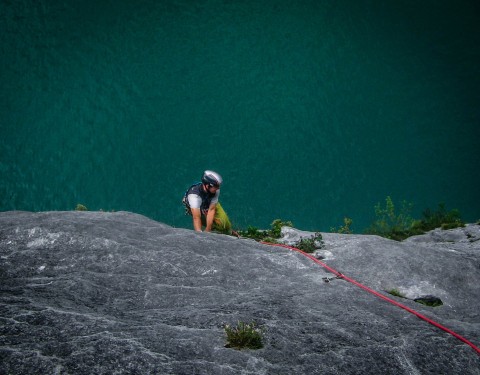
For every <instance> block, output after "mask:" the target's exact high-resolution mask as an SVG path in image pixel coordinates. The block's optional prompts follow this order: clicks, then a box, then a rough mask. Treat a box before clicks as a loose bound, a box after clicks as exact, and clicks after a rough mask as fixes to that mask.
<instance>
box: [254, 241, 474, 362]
mask: <svg viewBox="0 0 480 375" xmlns="http://www.w3.org/2000/svg"><path fill="white" fill-rule="evenodd" d="M261 243H262V244H265V245H270V246H278V247H284V248H286V249H289V250H292V251H296V252H298V253H300V254H302V255H304V256H306V257H307V258H309V259H311V260H313V261H314V262H315V263H317V264H319V265H320V266H322V267H323V268H325V269H326V270H328V271H330V272H331V273H333V274H334V275H336V277H337V278H340V279H344V280H346V281H348V282H350V283H352V284H354V285H356V286H358V287H360V288H362V289H364V290H366V291H367V292H369V293H371V294H373V295H375V296H377V297H379V298H381V299H383V300H385V301H387V302H390V303H391V304H393V305H395V306H398V307H400V308H402V309H404V310H406V311H408V312H409V313H411V314H413V315H415V316H417V317H418V318H420V319H422V320H424V321H426V322H427V323H430V324H432V325H433V326H435V327H437V328H440V329H441V330H443V331H445V332H447V333H449V334H451V335H452V336H454V337H456V338H457V339H459V340H460V341H462V342H464V343H465V344H467V345H469V346H470V347H472V348H473V349H474V350H475V351H476V352H477V354H478V355H480V348H478V347H477V346H476V345H474V344H473V343H472V342H470V341H468V340H467V339H466V338H464V337H463V336H460V335H459V334H458V333H456V332H454V331H452V330H451V329H449V328H447V327H444V326H443V325H441V324H440V323H437V322H435V321H434V320H432V319H430V318H427V317H426V316H425V315H422V314H420V313H419V312H417V311H415V310H413V309H411V308H410V307H408V306H405V305H403V304H401V303H399V302H397V301H395V300H393V299H391V298H388V297H387V296H384V295H383V294H381V293H378V292H377V291H375V290H373V289H371V288H369V287H368V286H366V285H363V284H361V283H359V282H358V281H356V280H354V279H352V278H350V277H348V276H345V275H344V274H342V273H340V272H338V271H337V270H335V269H333V268H332V267H330V266H328V265H327V264H325V263H323V262H322V261H320V260H318V259H317V258H315V257H314V256H313V255H311V254H308V253H306V252H304V251H302V250H300V249H297V248H296V247H293V246H288V245H283V244H274V243H270V242H263V241H262V242H261Z"/></svg>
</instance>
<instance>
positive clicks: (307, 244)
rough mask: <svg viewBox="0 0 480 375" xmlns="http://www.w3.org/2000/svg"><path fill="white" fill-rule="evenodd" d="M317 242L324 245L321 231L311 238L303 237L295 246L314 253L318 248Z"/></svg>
mask: <svg viewBox="0 0 480 375" xmlns="http://www.w3.org/2000/svg"><path fill="white" fill-rule="evenodd" d="M317 243H320V244H321V246H323V237H322V235H321V234H320V233H315V235H313V236H311V237H310V238H302V239H301V240H300V241H298V242H297V243H296V244H295V247H296V248H297V249H300V250H302V251H304V252H306V253H313V252H314V251H315V250H316V249H317V248H318V246H317ZM321 246H320V247H321Z"/></svg>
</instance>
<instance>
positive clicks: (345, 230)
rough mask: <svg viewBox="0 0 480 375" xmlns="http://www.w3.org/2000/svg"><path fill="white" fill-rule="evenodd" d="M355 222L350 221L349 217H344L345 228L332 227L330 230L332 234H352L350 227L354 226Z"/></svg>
mask: <svg viewBox="0 0 480 375" xmlns="http://www.w3.org/2000/svg"><path fill="white" fill-rule="evenodd" d="M352 223H353V220H352V219H350V218H349V217H344V218H343V224H344V225H343V226H341V227H340V228H338V229H337V228H336V227H332V228H330V232H332V233H341V234H352V233H353V231H352V230H351V229H350V225H352Z"/></svg>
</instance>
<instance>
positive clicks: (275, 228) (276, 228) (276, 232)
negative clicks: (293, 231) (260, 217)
mask: <svg viewBox="0 0 480 375" xmlns="http://www.w3.org/2000/svg"><path fill="white" fill-rule="evenodd" d="M271 227H272V229H270V236H271V237H273V238H280V237H281V235H282V227H293V224H292V222H291V221H282V220H280V219H276V220H274V221H273V222H272V224H271Z"/></svg>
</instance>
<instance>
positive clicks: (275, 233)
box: [238, 219, 293, 243]
mask: <svg viewBox="0 0 480 375" xmlns="http://www.w3.org/2000/svg"><path fill="white" fill-rule="evenodd" d="M283 226H289V227H291V226H293V224H292V222H290V221H282V220H280V219H276V220H274V221H273V222H272V224H271V229H270V230H259V229H257V228H255V227H252V226H248V228H247V230H240V231H238V234H239V235H240V236H242V237H248V238H252V239H254V240H256V241H265V242H272V243H275V242H276V240H275V239H276V238H280V237H281V235H282V227H283Z"/></svg>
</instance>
